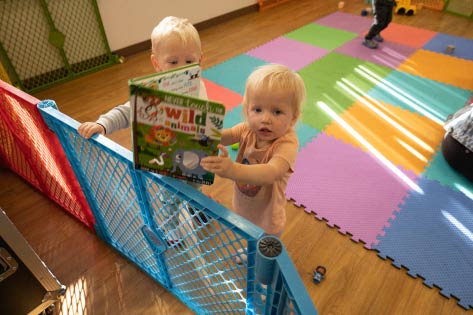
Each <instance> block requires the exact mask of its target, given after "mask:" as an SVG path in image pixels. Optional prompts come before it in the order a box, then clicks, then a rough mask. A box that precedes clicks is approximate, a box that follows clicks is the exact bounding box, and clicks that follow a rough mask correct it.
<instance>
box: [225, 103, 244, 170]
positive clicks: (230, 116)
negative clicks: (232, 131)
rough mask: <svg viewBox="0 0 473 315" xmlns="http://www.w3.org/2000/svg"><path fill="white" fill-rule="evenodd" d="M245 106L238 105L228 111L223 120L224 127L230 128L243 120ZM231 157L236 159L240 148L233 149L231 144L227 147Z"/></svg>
mask: <svg viewBox="0 0 473 315" xmlns="http://www.w3.org/2000/svg"><path fill="white" fill-rule="evenodd" d="M242 110H243V107H242V106H241V105H238V106H236V107H234V108H233V109H232V110H229V111H227V113H226V114H225V119H224V121H223V128H230V127H233V126H235V125H236V124H238V123H240V122H242V121H243V119H244V117H243V114H242ZM227 149H228V153H229V155H230V158H231V159H232V160H233V161H235V159H236V156H237V153H238V150H235V149H232V148H231V146H229V147H227Z"/></svg>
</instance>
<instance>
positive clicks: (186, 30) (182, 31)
mask: <svg viewBox="0 0 473 315" xmlns="http://www.w3.org/2000/svg"><path fill="white" fill-rule="evenodd" d="M170 35H173V36H177V37H178V38H179V39H180V40H181V41H182V43H183V44H184V45H187V44H188V43H190V42H194V43H195V44H196V45H197V47H198V48H199V50H202V45H201V42H200V36H199V32H197V29H196V28H195V27H194V25H192V23H191V22H190V21H189V20H188V19H186V18H178V17H175V16H167V17H165V18H164V19H162V20H161V22H159V24H158V25H156V27H155V28H154V29H153V31H152V32H151V50H152V53H153V54H155V55H156V54H157V52H158V46H159V43H160V42H161V40H162V39H163V38H167V37H169V36H170Z"/></svg>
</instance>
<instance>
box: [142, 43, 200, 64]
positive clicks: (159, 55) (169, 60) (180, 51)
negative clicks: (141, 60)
mask: <svg viewBox="0 0 473 315" xmlns="http://www.w3.org/2000/svg"><path fill="white" fill-rule="evenodd" d="M201 56H202V53H201V51H200V49H199V46H198V45H197V44H196V43H194V42H192V41H189V42H188V43H187V45H184V44H183V43H182V41H181V40H180V39H179V37H177V36H172V37H169V38H166V39H163V40H162V41H161V42H160V43H159V47H158V51H157V52H156V54H153V55H151V62H152V63H153V66H154V69H155V70H156V72H161V71H165V70H169V69H173V68H177V67H181V66H184V65H186V64H191V63H199V62H200V59H201Z"/></svg>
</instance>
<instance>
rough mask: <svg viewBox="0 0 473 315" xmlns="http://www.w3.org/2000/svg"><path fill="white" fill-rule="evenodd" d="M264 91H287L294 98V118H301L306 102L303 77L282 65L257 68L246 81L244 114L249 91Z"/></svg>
mask: <svg viewBox="0 0 473 315" xmlns="http://www.w3.org/2000/svg"><path fill="white" fill-rule="evenodd" d="M260 89H264V90H266V91H287V93H288V94H290V95H291V96H292V97H291V99H292V102H293V103H292V105H293V107H294V116H295V117H296V118H299V116H300V114H301V111H302V105H303V103H304V102H305V96H306V91H305V84H304V80H302V78H301V76H300V75H299V74H298V73H296V72H294V71H292V70H291V69H289V68H288V67H286V66H284V65H280V64H268V65H264V66H261V67H258V68H256V70H254V71H253V72H252V73H251V74H250V76H249V77H248V79H247V80H246V86H245V95H244V96H243V113H244V114H245V115H246V112H247V109H248V105H249V104H248V101H249V100H248V97H249V96H248V94H249V91H254V90H260Z"/></svg>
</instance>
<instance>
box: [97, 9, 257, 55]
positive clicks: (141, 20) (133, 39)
mask: <svg viewBox="0 0 473 315" xmlns="http://www.w3.org/2000/svg"><path fill="white" fill-rule="evenodd" d="M255 3H257V1H256V0H97V4H98V6H99V10H100V15H101V17H102V22H103V24H104V28H105V33H106V34H107V39H108V43H109V44H110V49H111V50H112V51H115V50H118V49H122V48H125V47H128V46H131V45H133V44H137V43H141V42H144V41H146V40H148V39H149V38H150V35H151V31H152V30H153V28H154V27H155V26H156V24H158V23H159V21H160V20H161V19H162V18H164V17H166V16H168V15H174V16H178V17H186V18H188V19H189V20H190V21H191V22H192V23H193V24H196V23H199V22H203V21H206V20H210V19H212V18H214V17H217V16H220V15H224V14H226V13H229V12H232V11H236V10H239V9H242V8H245V7H248V6H250V5H253V4H255Z"/></svg>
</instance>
